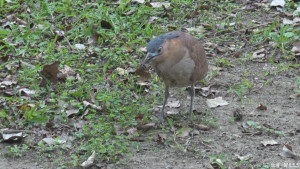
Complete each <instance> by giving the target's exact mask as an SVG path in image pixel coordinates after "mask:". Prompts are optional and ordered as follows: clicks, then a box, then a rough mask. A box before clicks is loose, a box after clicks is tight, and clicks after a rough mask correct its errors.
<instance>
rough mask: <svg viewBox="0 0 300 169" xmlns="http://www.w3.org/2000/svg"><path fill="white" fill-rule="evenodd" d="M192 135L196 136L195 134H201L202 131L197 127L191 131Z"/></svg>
mask: <svg viewBox="0 0 300 169" xmlns="http://www.w3.org/2000/svg"><path fill="white" fill-rule="evenodd" d="M189 134H190V136H192V137H193V136H195V135H199V134H200V131H199V130H197V129H193V130H192V131H190V133H189Z"/></svg>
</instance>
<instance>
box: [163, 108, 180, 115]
mask: <svg viewBox="0 0 300 169" xmlns="http://www.w3.org/2000/svg"><path fill="white" fill-rule="evenodd" d="M178 113H179V110H177V109H173V110H169V111H167V112H166V114H167V115H174V114H178Z"/></svg>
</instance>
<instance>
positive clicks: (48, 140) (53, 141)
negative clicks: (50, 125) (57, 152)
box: [38, 137, 67, 146]
mask: <svg viewBox="0 0 300 169" xmlns="http://www.w3.org/2000/svg"><path fill="white" fill-rule="evenodd" d="M42 142H45V143H46V144H48V145H50V146H51V145H57V144H64V143H66V142H67V140H62V139H54V138H52V137H46V138H43V139H42V140H41V141H40V142H39V143H38V144H41V143H42Z"/></svg>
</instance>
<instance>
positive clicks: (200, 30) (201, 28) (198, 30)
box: [186, 26, 206, 33]
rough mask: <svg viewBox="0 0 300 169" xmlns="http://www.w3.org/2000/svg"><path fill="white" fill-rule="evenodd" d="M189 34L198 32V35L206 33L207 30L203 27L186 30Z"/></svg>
mask: <svg viewBox="0 0 300 169" xmlns="http://www.w3.org/2000/svg"><path fill="white" fill-rule="evenodd" d="M186 30H188V31H189V32H196V33H204V32H205V31H206V30H205V28H204V27H203V26H198V27H193V28H186Z"/></svg>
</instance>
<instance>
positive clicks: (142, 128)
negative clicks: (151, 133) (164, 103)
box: [137, 123, 155, 131]
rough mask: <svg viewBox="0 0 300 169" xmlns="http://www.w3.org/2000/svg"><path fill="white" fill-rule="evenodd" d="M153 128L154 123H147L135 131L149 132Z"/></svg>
mask: <svg viewBox="0 0 300 169" xmlns="http://www.w3.org/2000/svg"><path fill="white" fill-rule="evenodd" d="M154 126H155V123H147V124H144V125H140V126H138V127H137V129H138V130H143V131H147V130H150V129H151V128H153V127H154Z"/></svg>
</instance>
